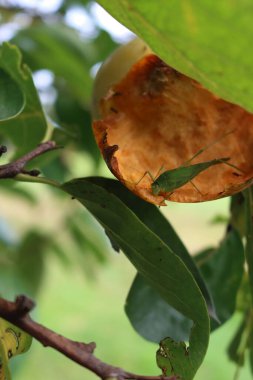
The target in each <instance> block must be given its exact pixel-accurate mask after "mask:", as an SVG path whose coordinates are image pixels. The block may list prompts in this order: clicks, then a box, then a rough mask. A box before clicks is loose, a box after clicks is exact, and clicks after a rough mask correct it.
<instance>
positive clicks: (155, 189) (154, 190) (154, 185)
mask: <svg viewBox="0 0 253 380" xmlns="http://www.w3.org/2000/svg"><path fill="white" fill-rule="evenodd" d="M151 188H152V193H153V195H159V193H160V191H161V187H160V185H159V184H158V183H157V182H156V181H154V182H153V183H152V185H151Z"/></svg>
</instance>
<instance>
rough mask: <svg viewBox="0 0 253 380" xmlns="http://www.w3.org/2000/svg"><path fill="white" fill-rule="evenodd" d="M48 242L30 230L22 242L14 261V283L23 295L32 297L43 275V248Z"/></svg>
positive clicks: (42, 236)
mask: <svg viewBox="0 0 253 380" xmlns="http://www.w3.org/2000/svg"><path fill="white" fill-rule="evenodd" d="M47 243H48V240H47V239H46V238H45V236H44V235H42V234H40V233H39V232H37V231H35V230H34V231H33V230H30V231H28V233H27V235H26V236H25V238H24V240H23V241H22V243H21V245H20V247H19V249H18V252H17V258H16V260H15V272H16V273H15V275H16V276H17V279H16V281H17V282H19V287H20V289H22V292H23V293H26V294H28V295H29V296H31V297H32V296H34V295H35V294H36V292H37V291H38V290H39V287H40V285H41V282H42V278H43V274H44V263H45V260H44V259H45V246H46V244H47Z"/></svg>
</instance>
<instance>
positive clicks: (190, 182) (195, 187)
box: [190, 181, 204, 196]
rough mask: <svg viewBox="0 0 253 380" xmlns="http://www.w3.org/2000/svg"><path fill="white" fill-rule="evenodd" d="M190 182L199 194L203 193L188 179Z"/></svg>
mask: <svg viewBox="0 0 253 380" xmlns="http://www.w3.org/2000/svg"><path fill="white" fill-rule="evenodd" d="M190 184H191V185H192V186H193V187H194V189H195V190H196V191H197V192H198V193H199V194H200V195H202V196H203V195H204V194H203V193H201V191H200V190H199V189H198V188H197V186H196V185H195V183H194V182H192V181H190Z"/></svg>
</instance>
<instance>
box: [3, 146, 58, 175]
mask: <svg viewBox="0 0 253 380" xmlns="http://www.w3.org/2000/svg"><path fill="white" fill-rule="evenodd" d="M58 148H59V147H58V146H57V145H56V143H55V142H54V141H46V142H44V143H42V144H40V145H38V146H37V147H36V148H35V149H34V150H32V151H31V152H28V153H26V154H25V155H24V156H22V157H20V158H18V159H17V160H15V161H13V162H10V163H8V164H5V165H0V179H6V178H15V177H16V176H17V175H20V174H28V175H30V176H32V177H37V176H38V175H39V174H40V172H39V171H38V170H36V169H35V170H30V171H27V170H25V166H26V165H27V163H28V162H29V161H31V160H33V159H34V158H36V157H38V156H41V155H42V154H44V153H46V152H49V151H51V150H55V149H58ZM6 151H7V148H6V147H5V146H3V145H1V146H0V156H1V155H2V154H3V153H5V152H6Z"/></svg>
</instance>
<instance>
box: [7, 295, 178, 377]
mask: <svg viewBox="0 0 253 380" xmlns="http://www.w3.org/2000/svg"><path fill="white" fill-rule="evenodd" d="M34 306H35V304H34V302H33V301H32V300H31V299H29V298H27V297H26V296H23V295H21V296H18V297H17V298H16V300H15V302H11V301H7V300H5V299H4V298H0V317H1V318H3V319H5V320H7V321H9V322H11V323H12V324H14V325H16V326H17V327H19V328H21V329H22V330H23V331H25V332H26V333H28V334H29V335H31V336H32V337H34V338H35V339H36V340H38V341H39V342H40V343H42V344H43V345H44V346H50V347H52V348H54V349H55V350H57V351H58V352H61V353H62V354H63V355H65V356H67V357H68V358H69V359H71V360H73V361H74V362H76V363H78V364H80V365H81V366H83V367H85V368H87V369H89V370H90V371H92V372H93V373H95V374H96V375H97V376H98V377H100V378H101V379H104V380H105V379H109V378H114V379H117V380H123V379H133V380H176V379H177V377H175V376H172V377H165V376H162V375H161V376H144V375H136V374H133V373H131V372H127V371H125V370H123V369H122V368H118V367H114V366H112V365H109V364H107V363H104V362H102V361H101V360H100V359H98V358H96V357H95V356H94V355H93V352H94V350H95V347H96V344H95V343H94V342H92V343H81V342H75V341H73V340H70V339H67V338H65V337H64V336H62V335H59V334H57V333H55V332H54V331H52V330H50V329H48V328H46V327H44V326H42V325H40V324H39V323H37V322H35V321H33V320H32V318H31V317H30V315H29V312H30V311H31V310H32V309H33V308H34Z"/></svg>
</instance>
